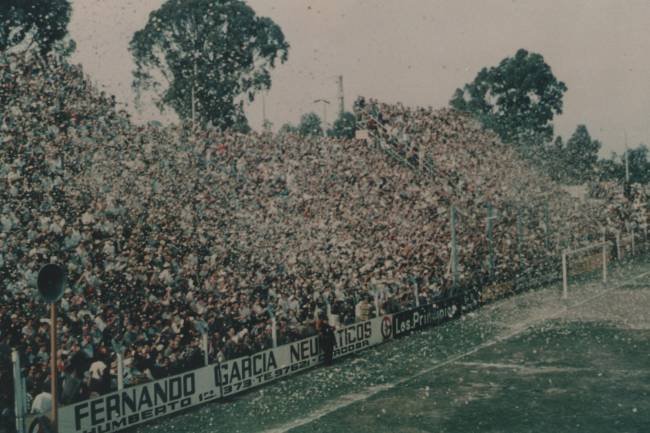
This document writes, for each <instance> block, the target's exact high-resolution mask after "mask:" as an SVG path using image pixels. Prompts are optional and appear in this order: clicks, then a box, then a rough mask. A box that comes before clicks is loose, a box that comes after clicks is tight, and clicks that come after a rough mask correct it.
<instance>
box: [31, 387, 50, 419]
mask: <svg viewBox="0 0 650 433" xmlns="http://www.w3.org/2000/svg"><path fill="white" fill-rule="evenodd" d="M46 388H47V386H46V385H44V386H43V390H42V391H41V393H40V394H38V395H37V396H36V397H35V398H34V401H33V402H32V410H31V413H33V414H38V415H49V414H50V413H51V412H52V394H50V393H49V392H48V391H47V390H46Z"/></svg>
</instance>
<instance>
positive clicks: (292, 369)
mask: <svg viewBox="0 0 650 433" xmlns="http://www.w3.org/2000/svg"><path fill="white" fill-rule="evenodd" d="M386 318H387V319H386ZM386 318H385V317H380V318H374V319H371V320H367V321H365V322H359V323H355V324H353V325H349V326H346V327H343V328H340V329H337V330H336V333H335V334H336V345H335V347H334V358H335V359H336V358H340V357H342V356H345V355H349V354H351V353H355V352H358V351H360V350H363V349H365V348H367V347H370V346H374V345H377V344H379V343H381V342H383V341H384V340H385V339H387V338H390V333H389V334H388V335H387V336H385V334H386V332H385V331H382V324H383V323H384V322H385V320H388V321H390V316H386ZM322 362H323V356H322V353H321V351H320V345H319V341H318V337H317V336H314V337H309V338H306V339H304V340H300V341H296V342H294V343H290V344H286V345H283V346H280V347H278V348H275V349H269V350H265V351H263V352H259V353H256V354H254V355H251V356H246V357H243V358H237V359H233V360H229V361H226V362H224V363H222V364H220V365H215V366H214V367H213V370H214V386H215V387H220V388H221V392H222V395H223V396H224V397H227V396H229V395H232V394H236V393H238V392H241V391H245V390H247V389H249V388H252V387H255V386H258V385H262V384H264V383H268V382H271V381H273V380H275V379H279V378H282V377H286V376H288V375H291V374H293V373H297V372H299V371H303V370H306V369H308V368H311V367H314V366H316V365H318V364H320V363H322Z"/></svg>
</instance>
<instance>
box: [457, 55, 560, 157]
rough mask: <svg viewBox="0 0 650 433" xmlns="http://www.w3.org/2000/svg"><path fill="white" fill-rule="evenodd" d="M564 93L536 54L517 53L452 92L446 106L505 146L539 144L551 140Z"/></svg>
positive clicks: (542, 59)
mask: <svg viewBox="0 0 650 433" xmlns="http://www.w3.org/2000/svg"><path fill="white" fill-rule="evenodd" d="M566 90H567V87H566V85H565V84H564V83H563V82H561V81H558V80H557V78H556V77H555V75H553V72H552V71H551V67H550V66H549V65H548V64H546V62H545V61H544V58H543V57H542V56H541V55H540V54H536V53H529V52H528V51H526V50H524V49H520V50H519V51H517V53H516V54H515V56H514V57H508V58H506V59H504V60H502V61H501V63H499V65H498V66H496V67H491V68H489V69H488V68H483V69H482V70H481V71H480V72H479V73H478V75H477V76H476V78H475V79H474V81H473V82H471V83H469V84H466V85H465V86H464V87H463V88H462V89H456V92H455V93H454V95H453V97H452V99H451V101H450V105H451V106H452V107H453V108H455V109H457V110H461V111H467V112H469V113H471V114H472V115H474V116H475V117H476V118H478V119H479V120H480V121H481V122H482V123H483V125H484V126H485V127H487V128H490V129H492V130H494V131H495V132H497V133H498V134H499V136H500V137H501V139H502V140H503V141H504V142H506V143H519V142H522V141H523V142H525V143H536V144H539V143H545V142H549V141H550V140H551V139H552V137H553V124H552V121H553V117H554V115H556V114H561V113H562V97H563V95H564V93H565V92H566Z"/></svg>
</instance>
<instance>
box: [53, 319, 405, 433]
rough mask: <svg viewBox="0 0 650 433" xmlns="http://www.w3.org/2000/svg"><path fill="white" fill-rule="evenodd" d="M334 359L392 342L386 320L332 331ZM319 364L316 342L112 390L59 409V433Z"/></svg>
mask: <svg viewBox="0 0 650 433" xmlns="http://www.w3.org/2000/svg"><path fill="white" fill-rule="evenodd" d="M335 334H336V345H335V348H334V358H340V357H342V356H345V355H349V354H352V353H355V352H358V351H360V350H363V349H365V348H367V347H370V346H374V345H377V344H379V343H381V342H383V341H384V340H386V339H388V338H391V334H392V325H391V316H385V317H379V318H374V319H371V320H368V321H365V322H359V323H355V324H353V325H349V326H345V327H342V328H340V329H337V330H336V332H335ZM321 362H322V354H321V353H320V347H319V341H318V337H317V336H314V337H309V338H306V339H304V340H300V341H296V342H294V343H290V344H286V345H283V346H280V347H277V348H275V349H268V350H265V351H262V352H258V353H255V354H253V355H250V356H245V357H241V358H237V359H233V360H229V361H226V362H224V363H221V364H214V365H211V366H208V367H202V368H200V369H197V370H194V371H190V372H187V373H184V374H180V375H177V376H172V377H168V378H164V379H160V380H157V381H154V382H148V383H144V384H141V385H137V386H133V387H129V388H126V389H124V390H122V391H115V392H112V393H110V394H106V395H103V396H101V397H98V398H95V399H92V400H86V401H83V402H79V403H75V404H73V405H69V406H65V407H62V408H60V409H59V431H60V432H66V433H68V432H69V433H108V432H114V431H118V430H122V429H125V428H128V427H131V426H134V425H137V424H140V423H143V422H146V421H151V420H153V419H156V418H160V417H162V416H164V415H169V414H171V413H174V412H177V411H179V410H181V409H187V408H190V407H192V406H196V405H198V404H201V403H205V402H208V401H212V400H216V399H218V398H220V397H226V396H229V395H233V394H236V393H239V392H242V391H245V390H247V389H250V388H253V387H256V386H259V385H262V384H265V383H268V382H271V381H273V380H275V379H279V378H282V377H286V376H288V375H291V374H293V373H296V372H299V371H303V370H306V369H308V368H310V367H313V366H315V365H318V364H320V363H321Z"/></svg>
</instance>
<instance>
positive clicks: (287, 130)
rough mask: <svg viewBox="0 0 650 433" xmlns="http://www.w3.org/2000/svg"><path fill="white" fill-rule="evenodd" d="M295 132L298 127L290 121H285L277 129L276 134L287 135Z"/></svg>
mask: <svg viewBox="0 0 650 433" xmlns="http://www.w3.org/2000/svg"><path fill="white" fill-rule="evenodd" d="M297 133H298V128H297V127H295V126H293V125H292V124H291V123H285V124H284V125H282V126H281V127H280V129H279V130H278V135H289V134H297Z"/></svg>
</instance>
